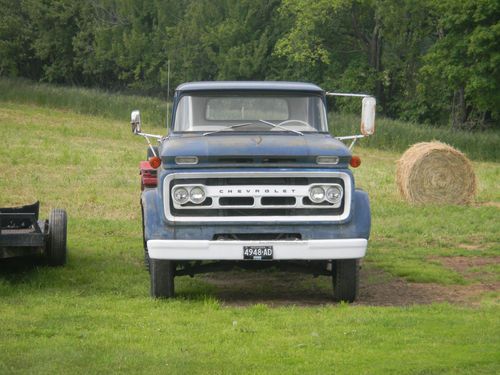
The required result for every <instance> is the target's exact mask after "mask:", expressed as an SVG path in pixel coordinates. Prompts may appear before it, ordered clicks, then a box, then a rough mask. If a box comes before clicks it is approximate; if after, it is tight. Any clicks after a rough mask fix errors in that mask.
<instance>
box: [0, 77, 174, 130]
mask: <svg viewBox="0 0 500 375" xmlns="http://www.w3.org/2000/svg"><path fill="white" fill-rule="evenodd" d="M0 101H2V102H6V101H10V102H15V103H25V104H36V105H39V106H43V107H48V108H58V109H69V110H71V111H72V112H75V113H81V114H86V115H96V116H101V117H105V118H109V119H115V120H119V121H124V122H130V113H131V112H132V111H133V110H135V109H139V110H141V115H142V116H141V117H142V121H143V122H144V124H145V125H146V126H154V127H165V124H166V114H167V102H166V101H165V100H161V99H157V98H152V97H146V96H138V95H125V94H120V93H119V92H108V91H103V90H97V89H86V88H81V87H65V86H55V85H48V84H44V83H34V82H31V81H28V80H24V79H9V78H5V77H0Z"/></svg>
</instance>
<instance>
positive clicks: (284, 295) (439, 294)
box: [202, 266, 500, 306]
mask: <svg viewBox="0 0 500 375" xmlns="http://www.w3.org/2000/svg"><path fill="white" fill-rule="evenodd" d="M202 278H203V280H205V281H207V282H209V283H210V284H212V285H214V286H215V287H216V297H217V298H218V299H219V300H220V301H221V302H222V303H223V304H224V305H229V306H247V305H254V304H258V303H262V304H266V305H268V306H288V305H296V306H321V305H333V304H335V303H334V302H332V297H331V294H332V285H331V278H329V277H326V276H321V277H318V278H316V279H314V278H313V277H312V276H310V275H306V274H297V273H291V272H279V271H275V272H270V271H242V272H238V271H233V272H223V273H214V274H208V275H204V276H203V277H202ZM499 290H500V283H476V284H472V285H440V284H435V283H410V282H407V281H406V280H404V279H401V278H396V277H392V276H391V275H389V274H387V273H386V272H384V271H382V270H380V269H377V268H373V267H372V266H370V267H363V268H362V269H361V283H360V289H359V297H358V300H357V301H356V303H355V305H367V306H409V305H415V304H431V303H434V302H449V303H454V304H461V305H470V306H472V305H476V304H478V303H479V300H480V297H481V295H483V294H484V293H487V292H498V291H499Z"/></svg>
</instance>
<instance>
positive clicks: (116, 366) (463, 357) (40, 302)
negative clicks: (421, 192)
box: [0, 99, 500, 374]
mask: <svg viewBox="0 0 500 375" xmlns="http://www.w3.org/2000/svg"><path fill="white" fill-rule="evenodd" d="M10 100H11V99H9V100H4V101H3V102H2V103H1V108H0V130H1V134H2V135H1V139H2V141H1V147H0V171H1V173H0V206H5V205H11V204H12V205H14V204H24V203H29V202H32V201H34V200H36V199H40V200H41V204H42V216H43V217H46V216H47V215H48V212H49V210H50V208H53V207H63V208H65V209H66V210H67V211H68V215H69V220H70V221H69V228H68V233H69V239H68V240H69V260H68V265H67V266H66V267H64V268H57V269H56V268H47V267H41V266H29V265H24V264H18V263H17V262H2V263H0V352H1V353H2V355H1V356H0V373H1V374H11V373H13V374H16V373H37V374H54V373H68V374H69V373H71V374H74V373H77V374H78V373H82V374H83V373H85V374H94V373H96V374H102V373H109V372H111V373H114V372H130V373H152V374H156V373H248V374H250V373H252V374H253V373H279V374H282V373H292V374H294V373H297V374H304V373H307V374H309V373H314V374H316V373H317V374H324V373H337V374H346V373H347V374H386V373H394V374H435V373H439V374H442V373H446V374H457V373H459V374H494V373H498V372H500V355H499V353H500V321H499V319H498V316H499V313H500V304H499V282H500V278H499V275H500V269H499V262H500V261H499V256H500V251H499V250H500V248H499V239H500V230H499V229H498V228H499V227H498V223H499V222H500V208H499V206H500V189H499V181H500V179H499V177H500V176H499V174H500V164H499V163H495V162H483V161H474V163H473V164H474V167H475V170H476V172H477V175H478V178H479V194H478V197H477V201H476V203H475V204H473V205H472V206H469V207H457V206H429V207H410V206H408V205H407V204H406V203H404V202H403V201H401V199H400V198H399V196H398V194H397V191H396V188H395V183H394V171H395V161H396V160H397V159H398V157H399V156H400V155H399V154H398V153H395V152H392V151H381V150H377V149H375V148H366V147H365V148H362V147H360V148H357V149H356V151H357V153H358V154H359V155H360V156H361V158H362V160H363V164H362V166H361V167H360V168H359V169H358V170H356V171H355V174H356V179H357V182H358V184H359V185H360V186H361V187H363V188H364V189H365V190H367V191H368V192H369V194H370V197H371V203H372V209H373V228H372V234H373V235H372V239H371V241H370V248H369V255H368V256H367V258H366V260H365V263H364V266H363V267H364V268H363V270H364V279H363V286H362V293H361V296H360V300H359V302H358V303H356V304H354V305H345V304H341V305H336V304H333V303H330V302H328V299H327V298H323V297H324V296H325V295H328V294H329V293H330V288H331V286H330V283H329V280H328V279H327V278H319V279H312V278H308V277H299V276H296V277H294V276H293V275H292V276H290V275H282V274H280V273H278V272H262V273H250V272H241V273H237V272H234V273H229V274H225V275H223V276H222V275H221V276H210V275H209V276H199V277H198V276H197V277H195V278H193V279H190V278H179V279H178V282H177V286H178V287H177V291H178V295H179V297H178V298H176V299H175V300H171V301H155V300H152V299H150V298H149V296H148V292H149V277H148V274H147V272H146V271H145V270H144V267H143V261H142V245H141V232H140V216H139V214H140V212H139V205H138V203H139V180H138V171H137V164H138V162H139V160H140V159H141V158H142V157H143V156H144V154H145V143H144V141H143V140H142V139H140V138H138V137H133V136H132V135H131V133H130V127H129V125H128V123H127V121H126V119H128V113H129V112H130V111H129V110H130V109H131V108H124V111H126V114H127V115H126V119H125V121H117V120H113V119H110V118H113V116H107V117H108V118H107V119H106V118H104V117H102V116H101V117H93V116H88V115H82V114H77V113H75V112H72V111H69V110H59V109H53V108H49V107H46V106H40V105H34V104H29V103H25V104H19V103H14V102H12V101H10ZM26 102H27V101H26ZM444 141H446V140H444ZM464 264H465V265H466V266H464ZM283 277H285V278H286V279H287V280H288V281H287V284H283ZM240 279H244V280H250V281H252V283H253V285H251V286H248V285H245V286H241V284H239V283H238V281H239V280H240ZM259 280H264V281H265V282H264V283H262V282H261V283H259ZM391 288H394V289H391ZM398 288H399V289H398ZM401 288H404V289H401ZM401 290H402V292H401ZM417 292H418V293H417ZM398 293H399V294H398ZM242 295H243V296H242ZM311 296H312V297H311ZM313 297H314V298H313ZM316 297H317V298H316ZM403 297H404V298H403ZM417 297H418V298H417ZM303 299H304V300H307V301H308V303H307V304H304V303H302V300H303ZM383 305H391V306H383Z"/></svg>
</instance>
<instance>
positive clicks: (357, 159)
mask: <svg viewBox="0 0 500 375" xmlns="http://www.w3.org/2000/svg"><path fill="white" fill-rule="evenodd" d="M349 164H351V167H353V168H357V167H359V166H360V165H361V158H360V157H359V156H357V155H353V156H352V158H351V161H350V162H349Z"/></svg>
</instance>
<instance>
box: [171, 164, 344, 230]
mask: <svg viewBox="0 0 500 375" xmlns="http://www.w3.org/2000/svg"><path fill="white" fill-rule="evenodd" d="M315 185H320V186H337V187H340V188H341V190H343V196H342V199H341V200H340V202H338V203H330V202H328V201H323V202H321V203H314V202H312V201H311V199H310V198H309V189H310V187H311V186H315ZM176 186H186V187H190V186H202V187H203V188H204V190H205V192H206V197H205V200H204V201H203V202H202V203H201V204H194V203H191V202H187V203H184V204H179V203H177V202H176V201H174V199H173V198H172V191H173V189H174V188H175V187H176ZM351 196H352V183H351V177H350V176H349V174H347V173H345V172H340V171H332V172H292V171H290V172H288V171H287V172H284V171H276V172H255V171H252V172H250V171H246V172H205V173H196V172H194V173H172V174H169V175H167V176H166V177H165V179H164V183H163V202H164V211H165V216H166V218H167V219H168V220H169V221H175V222H195V221H202V222H214V223H215V222H235V221H236V222H254V223H255V222H273V223H274V222H301V221H302V222H325V221H329V222H338V221H344V220H345V219H347V218H348V217H349V213H350V209H351Z"/></svg>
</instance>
